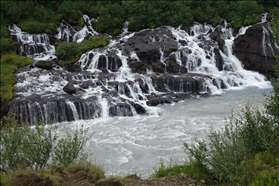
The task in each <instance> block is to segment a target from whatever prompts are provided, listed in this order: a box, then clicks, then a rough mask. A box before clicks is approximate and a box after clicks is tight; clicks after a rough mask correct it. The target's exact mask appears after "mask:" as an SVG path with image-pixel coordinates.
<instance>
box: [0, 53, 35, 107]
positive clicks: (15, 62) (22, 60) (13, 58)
mask: <svg viewBox="0 0 279 186" xmlns="http://www.w3.org/2000/svg"><path fill="white" fill-rule="evenodd" d="M31 62H32V60H31V59H30V58H28V57H24V56H19V55H17V54H16V53H15V52H6V53H4V54H2V56H1V59H0V64H1V79H0V85H1V91H0V97H1V105H2V106H3V105H4V104H6V103H7V102H8V101H10V100H11V99H12V97H13V85H14V84H15V83H16V82H17V78H16V76H15V72H16V71H17V69H18V68H20V67H23V66H26V65H28V64H31Z"/></svg>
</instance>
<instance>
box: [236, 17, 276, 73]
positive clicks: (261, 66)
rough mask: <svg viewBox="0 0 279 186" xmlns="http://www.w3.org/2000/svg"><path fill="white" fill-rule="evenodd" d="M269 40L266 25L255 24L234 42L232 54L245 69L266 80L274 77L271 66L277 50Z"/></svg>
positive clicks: (274, 60) (273, 63)
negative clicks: (257, 73)
mask: <svg viewBox="0 0 279 186" xmlns="http://www.w3.org/2000/svg"><path fill="white" fill-rule="evenodd" d="M271 40H272V36H271V34H270V29H269V28H268V24H267V23H259V24H255V25H253V26H251V27H249V28H248V29H247V30H246V32H245V34H244V35H240V36H238V37H237V38H236V39H235V40H234V54H235V55H236V57H237V58H238V59H239V60H241V61H242V63H243V65H244V68H245V69H247V70H252V71H257V72H259V73H261V74H263V75H265V76H266V77H267V78H271V77H274V76H275V74H274V69H273V66H274V65H275V64H276V56H278V54H279V48H278V47H277V46H276V45H275V44H274V42H271Z"/></svg>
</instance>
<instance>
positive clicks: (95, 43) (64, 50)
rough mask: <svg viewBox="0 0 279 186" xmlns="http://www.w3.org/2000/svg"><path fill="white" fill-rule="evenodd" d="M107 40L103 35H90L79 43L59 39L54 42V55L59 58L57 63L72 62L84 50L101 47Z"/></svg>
mask: <svg viewBox="0 0 279 186" xmlns="http://www.w3.org/2000/svg"><path fill="white" fill-rule="evenodd" d="M108 42H109V41H108V38H107V37H105V36H91V37H89V38H88V40H84V41H82V42H81V43H77V42H70V43H68V42H66V41H59V42H57V43H56V47H57V49H56V55H57V57H58V58H59V60H60V62H59V64H60V65H61V64H71V63H74V62H75V61H76V60H77V59H78V58H79V57H80V56H81V54H83V53H84V52H86V51H88V50H90V49H93V48H97V47H103V46H105V45H107V44H108ZM61 60H62V61H61Z"/></svg>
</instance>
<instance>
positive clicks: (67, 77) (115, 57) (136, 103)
mask: <svg viewBox="0 0 279 186" xmlns="http://www.w3.org/2000/svg"><path fill="white" fill-rule="evenodd" d="M83 18H84V20H85V22H86V23H87V24H86V26H85V27H83V28H78V27H72V26H71V25H69V24H68V23H66V22H65V21H63V22H62V23H61V24H60V25H59V27H58V28H57V34H56V36H55V37H56V38H57V39H65V40H67V41H68V42H71V41H77V42H81V41H82V40H83V39H84V38H86V37H87V36H88V35H100V34H99V33H97V32H96V31H95V30H94V29H93V27H92V25H91V22H92V21H93V20H94V19H90V18H89V17H88V16H86V15H84V16H83ZM127 26H128V22H127V21H126V22H125V23H124V24H123V29H122V33H121V34H120V36H118V37H111V38H110V43H109V45H107V46H105V47H102V48H97V49H92V50H90V51H88V52H86V53H84V54H82V55H81V57H80V58H79V60H78V61H77V62H76V63H75V65H76V66H78V67H79V69H78V70H77V71H75V72H69V71H66V70H65V69H64V68H62V67H60V66H58V65H56V66H55V68H52V69H51V70H47V69H40V68H27V67H25V70H20V71H19V72H18V73H17V77H18V83H17V84H16V85H15V86H14V99H13V101H12V103H10V105H9V106H10V110H13V111H14V112H16V113H18V114H19V115H20V114H21V115H22V116H21V117H22V118H23V120H24V121H29V122H30V123H31V124H35V123H36V122H38V121H40V122H43V123H49V122H61V121H72V120H79V119H93V118H97V117H109V116H135V115H137V114H158V112H157V108H156V107H152V106H155V105H158V104H160V103H172V102H177V101H180V100H183V99H185V98H189V97H192V96H195V97H198V96H202V95H212V94H222V89H237V88H243V87H248V86H258V87H264V86H270V85H269V82H268V81H266V79H265V77H264V76H262V75H260V74H258V73H256V72H251V71H247V70H244V69H243V67H242V64H241V62H240V61H239V60H238V59H237V58H236V57H235V56H234V55H233V53H232V45H233V40H234V39H235V37H234V36H233V34H232V29H230V28H227V27H226V23H225V22H224V24H223V25H222V26H221V29H220V33H221V37H222V38H223V41H224V44H223V46H222V47H221V48H220V46H219V45H218V43H217V42H216V41H214V40H212V39H211V38H210V37H209V35H210V34H211V33H212V32H213V31H214V30H215V28H213V27H212V26H210V25H207V24H198V23H195V24H194V25H193V26H192V27H190V28H189V30H183V29H182V28H181V27H177V28H174V27H169V26H164V27H160V28H156V29H146V30H142V31H139V32H137V33H130V32H129V31H128V30H127V28H128V27H127ZM246 29H247V28H243V29H241V30H240V32H239V34H238V35H240V34H244V33H245V30H246ZM10 31H11V36H12V38H13V39H15V40H17V41H18V42H19V44H20V48H19V54H20V55H26V56H28V57H30V58H32V59H34V60H38V59H48V57H49V56H52V57H55V56H54V53H55V48H54V46H52V45H50V44H49V39H48V36H47V35H46V34H40V35H34V34H28V33H26V32H22V31H21V30H20V28H18V27H17V26H16V25H12V26H11V27H10ZM263 42H270V41H269V40H265V41H263ZM39 46H43V47H42V48H41V49H39V48H40V47H39ZM218 56H219V59H218V60H219V62H218V60H217V58H218ZM220 61H221V62H222V63H221V62H220ZM69 82H71V83H72V84H73V86H74V88H76V90H77V92H76V93H74V94H71V95H70V94H68V93H66V92H65V91H63V87H64V86H65V85H66V84H67V83H69Z"/></svg>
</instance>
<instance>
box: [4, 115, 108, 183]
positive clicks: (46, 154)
mask: <svg viewBox="0 0 279 186" xmlns="http://www.w3.org/2000/svg"><path fill="white" fill-rule="evenodd" d="M57 128H58V126H56V125H49V126H45V125H36V126H34V127H30V125H28V124H21V125H19V124H18V121H17V120H16V119H15V116H14V115H11V114H9V115H7V116H4V117H3V118H2V119H1V127H0V142H1V154H0V172H1V185H10V181H11V179H12V178H13V177H15V175H17V174H20V173H24V172H25V173H26V172H29V173H32V172H33V173H39V174H40V175H41V176H42V177H43V178H46V177H47V176H49V177H51V179H52V180H53V181H54V182H55V183H57V184H56V185H61V183H62V181H63V178H61V177H59V174H58V173H60V174H61V171H63V172H66V173H68V174H74V173H77V172H78V175H80V174H82V175H81V176H83V177H84V176H86V179H87V180H88V181H89V182H90V181H91V183H92V182H93V183H94V182H96V181H97V180H99V179H101V178H104V172H103V171H102V169H100V168H99V167H97V166H93V165H91V164H90V163H87V162H86V160H87V155H86V154H85V153H83V148H84V145H85V143H86V142H87V141H88V139H89V137H88V129H85V128H84V127H83V126H81V127H80V128H79V129H78V128H77V129H76V130H74V131H73V132H70V130H69V129H66V134H65V136H58V134H57ZM59 183H60V184H59Z"/></svg>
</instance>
